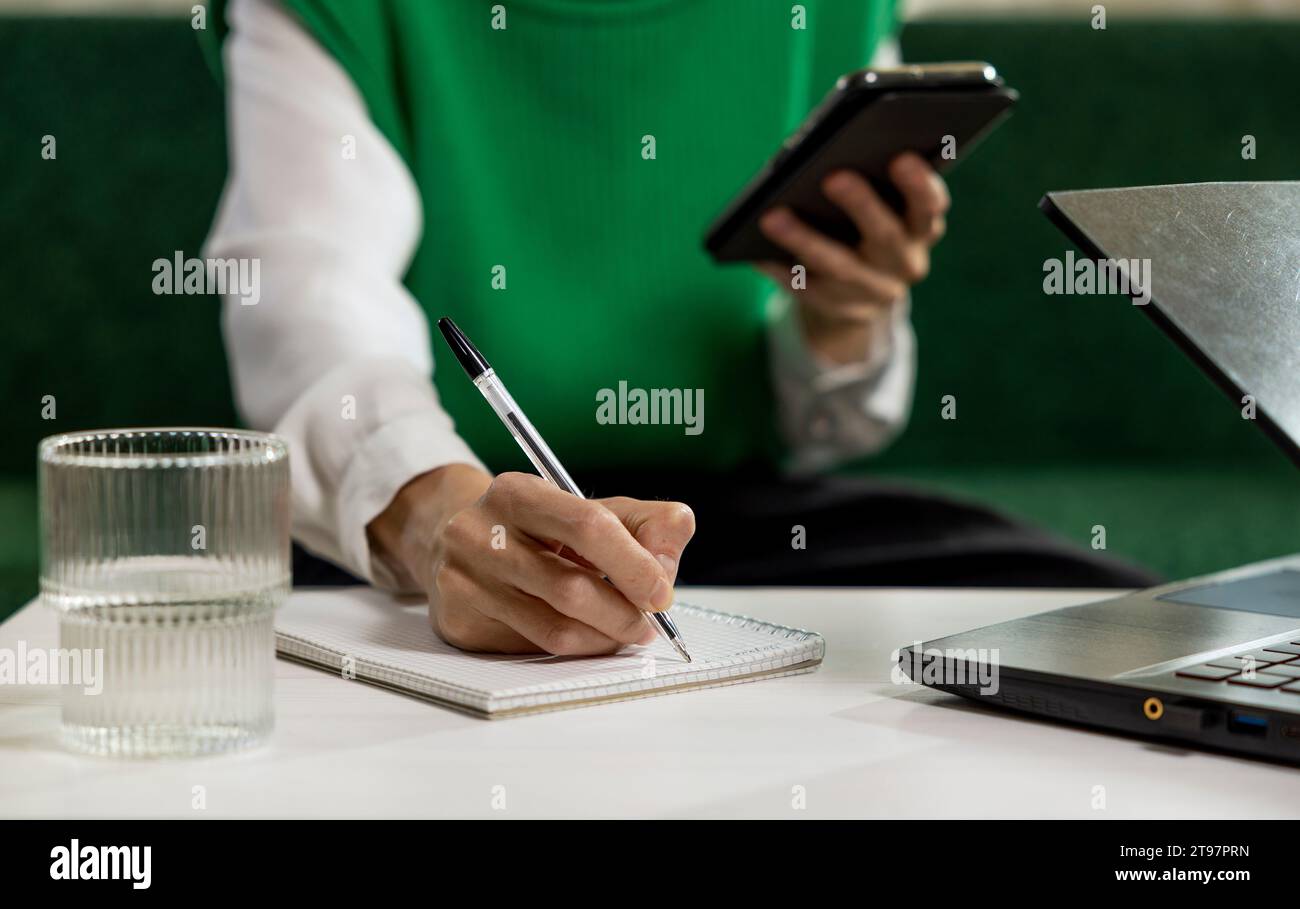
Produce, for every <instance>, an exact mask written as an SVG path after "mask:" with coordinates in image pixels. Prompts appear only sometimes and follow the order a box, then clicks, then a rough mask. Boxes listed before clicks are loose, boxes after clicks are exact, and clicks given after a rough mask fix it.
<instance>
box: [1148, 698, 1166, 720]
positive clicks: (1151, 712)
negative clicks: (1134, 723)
mask: <svg viewBox="0 0 1300 909" xmlns="http://www.w3.org/2000/svg"><path fill="white" fill-rule="evenodd" d="M1142 712H1143V713H1145V714H1146V715H1147V719H1148V720H1158V719H1160V718H1161V717H1162V716H1164V715H1165V705H1164V704H1163V703H1162V702H1161V700H1160V698H1147V699H1146V700H1145V701H1143V702H1142Z"/></svg>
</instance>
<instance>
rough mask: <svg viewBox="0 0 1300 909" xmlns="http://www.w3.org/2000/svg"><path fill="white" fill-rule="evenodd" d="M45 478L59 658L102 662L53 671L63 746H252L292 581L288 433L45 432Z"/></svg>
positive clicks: (267, 704)
mask: <svg viewBox="0 0 1300 909" xmlns="http://www.w3.org/2000/svg"><path fill="white" fill-rule="evenodd" d="M40 484H41V544H42V545H41V598H42V600H43V601H44V602H45V603H46V604H48V605H49V606H51V607H53V608H54V609H56V610H57V611H58V613H59V646H60V651H61V653H60V658H61V659H62V658H63V657H64V656H65V655H69V654H70V657H69V659H68V665H70V666H76V665H80V666H83V667H87V668H88V671H89V667H102V669H101V670H99V671H100V673H101V674H102V678H99V679H89V680H88V679H85V678H82V679H73V680H71V681H73V682H75V683H76V684H70V683H69V681H70V680H69V679H67V678H64V679H62V680H61V681H62V683H63V740H64V743H65V744H66V745H67V746H69V747H71V748H73V749H75V750H78V751H85V752H91V753H95V754H106V755H122V756H163V755H177V756H180V755H195V754H210V753H215V752H222V751H229V750H231V749H236V748H243V747H246V746H250V745H254V744H257V743H258V742H261V741H263V740H264V739H265V738H266V737H267V736H268V735H269V733H270V731H271V728H272V724H273V718H274V713H273V703H272V697H273V693H274V663H275V630H274V626H273V621H274V614H275V608H276V607H277V606H278V605H279V604H280V603H281V602H282V601H283V600H284V597H285V596H286V595H287V594H288V591H289V585H290V568H289V455H288V450H287V448H286V446H285V443H284V442H283V441H282V440H280V439H278V438H276V437H275V436H270V435H265V434H262V433H254V432H242V431H234V430H222V429H122V430H104V431H92V432H79V433H71V434H67V435H60V436H52V437H50V438H48V439H45V440H44V441H42V442H41V446H40Z"/></svg>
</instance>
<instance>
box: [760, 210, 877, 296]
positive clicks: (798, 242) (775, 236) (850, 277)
mask: <svg viewBox="0 0 1300 909" xmlns="http://www.w3.org/2000/svg"><path fill="white" fill-rule="evenodd" d="M758 223H759V227H760V229H761V230H762V231H763V233H764V234H766V235H767V237H768V239H770V240H771V241H772V242H773V243H776V244H778V245H780V246H782V247H784V248H785V249H787V250H789V251H790V252H791V253H792V254H793V255H794V257H795V258H796V259H797V260H798V261H800V262H802V263H803V264H804V265H805V266H807V267H808V269H809V270H811V271H814V272H820V273H821V274H824V275H827V276H829V277H832V278H836V279H837V280H840V281H848V282H852V281H854V280H857V279H858V278H860V277H861V275H862V272H863V263H862V260H861V259H859V258H858V254H857V253H856V252H854V251H853V250H851V249H849V248H848V247H847V246H845V245H844V244H843V243H837V242H836V241H834V240H832V239H831V238H830V237H827V236H826V235H825V234H822V233H819V232H817V231H815V230H813V229H812V228H811V227H809V226H808V225H807V224H805V223H803V222H802V221H800V220H799V218H797V217H796V216H795V215H794V213H793V212H791V211H790V210H789V209H788V208H775V209H773V210H772V211H769V212H768V213H767V214H765V215H763V217H762V218H760V219H759V222H758Z"/></svg>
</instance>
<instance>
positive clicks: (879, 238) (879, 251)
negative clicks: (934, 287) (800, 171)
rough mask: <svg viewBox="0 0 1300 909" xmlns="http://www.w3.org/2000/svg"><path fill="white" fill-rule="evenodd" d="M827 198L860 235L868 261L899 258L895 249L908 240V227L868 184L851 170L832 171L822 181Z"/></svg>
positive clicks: (890, 260) (885, 261)
mask: <svg viewBox="0 0 1300 909" xmlns="http://www.w3.org/2000/svg"><path fill="white" fill-rule="evenodd" d="M822 192H824V193H825V194H826V197H827V198H828V199H830V200H831V201H832V202H834V203H835V204H836V205H838V206H839V207H840V208H841V209H843V211H844V213H845V214H847V215H848V216H849V217H850V218H851V219H852V220H853V224H854V226H856V227H857V229H858V233H860V234H861V235H862V245H861V247H860V248H861V249H862V251H863V252H864V253H865V254H867V258H868V259H869V260H873V261H878V262H881V263H889V262H893V261H896V260H897V259H898V258H899V254H898V252H897V251H898V250H899V249H901V247H902V246H903V245H904V244H906V243H908V242H910V240H911V239H912V238H911V237H909V236H908V233H907V227H906V226H905V225H904V224H903V221H902V219H901V218H899V216H898V215H897V214H896V213H895V212H894V210H893V209H891V208H890V207H889V206H888V205H886V204H885V201H884V200H883V199H881V198H880V194H879V193H877V192H876V191H875V190H874V189H872V187H871V184H870V183H868V182H867V181H866V180H864V179H862V177H860V176H859V175H858V174H855V173H854V172H853V171H851V170H840V171H836V172H835V173H833V174H831V175H830V176H829V177H827V178H826V180H825V182H824V183H823V184H822Z"/></svg>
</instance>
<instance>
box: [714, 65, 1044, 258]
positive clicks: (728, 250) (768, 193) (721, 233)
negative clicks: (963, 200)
mask: <svg viewBox="0 0 1300 909" xmlns="http://www.w3.org/2000/svg"><path fill="white" fill-rule="evenodd" d="M1017 97H1018V96H1017V94H1016V92H1015V91H1014V90H1013V89H1010V88H1007V87H1006V86H1005V85H1003V83H1002V79H1001V78H1000V77H999V76H998V74H997V72H996V70H994V68H993V67H992V66H990V65H989V64H987V63H936V64H926V65H919V66H903V67H896V68H889V69H864V70H859V71H857V72H855V73H850V74H848V75H846V76H841V77H840V79H839V80H838V81H837V82H836V84H835V87H834V88H833V89H832V90H831V92H830V94H828V95H827V96H826V98H825V99H824V100H823V101H822V103H821V104H819V105H818V106H817V107H816V108H815V109H814V110H813V111H812V113H811V114H809V115H808V117H807V118H806V119H805V120H804V122H803V124H802V125H801V126H800V127H799V129H798V130H796V131H795V133H794V134H793V135H791V136H790V137H789V138H788V139H786V141H785V143H784V144H783V145H782V146H781V148H780V150H779V151H778V152H777V153H776V155H775V156H774V157H773V158H772V159H771V160H770V161H768V163H767V164H766V165H765V166H764V167H763V168H762V170H760V171H759V172H758V174H757V175H755V177H754V178H753V179H752V180H751V181H750V182H749V184H748V185H746V186H745V188H744V189H743V190H742V191H741V192H740V194H739V196H737V198H736V199H735V200H734V201H733V202H732V203H731V204H730V205H729V206H728V207H727V209H726V210H725V211H724V212H723V213H722V214H721V215H720V216H719V217H718V218H717V220H715V221H714V223H713V225H712V226H711V227H710V229H709V232H708V235H707V236H706V238H705V241H704V245H705V248H706V249H707V250H708V252H709V254H710V255H711V256H713V258H714V259H715V260H716V261H718V262H758V261H778V262H782V261H789V260H790V254H789V253H788V252H786V251H785V250H783V249H781V248H780V247H778V246H776V245H775V244H773V243H772V242H771V241H770V240H768V239H767V237H766V236H764V235H763V233H762V231H761V230H760V229H759V227H758V218H759V217H760V216H761V215H762V214H763V212H765V211H768V210H769V209H772V208H775V207H778V206H786V207H788V208H790V209H791V210H792V211H793V212H794V213H795V214H796V215H798V216H799V218H800V219H802V220H803V221H804V222H805V223H807V224H808V225H810V226H811V227H813V228H815V229H817V230H819V231H821V232H822V233H824V234H826V235H827V236H829V237H831V238H832V239H835V240H838V241H840V242H842V243H845V244H847V245H850V246H856V245H857V244H858V242H859V240H860V237H859V235H858V231H857V228H856V227H854V225H853V222H852V221H851V220H850V219H849V218H848V216H847V215H845V214H844V212H843V211H842V210H841V209H840V208H839V207H838V206H837V205H835V204H834V203H833V202H831V201H830V200H829V199H827V198H826V197H825V195H824V194H823V193H822V189H821V186H822V181H823V180H825V178H826V177H828V176H829V175H830V174H831V173H833V172H835V171H837V170H844V169H847V170H852V171H856V172H857V173H859V174H861V175H862V176H863V177H864V178H866V179H867V180H868V182H870V183H871V185H872V186H873V188H874V189H875V190H876V192H877V193H879V194H880V196H881V198H883V199H884V200H885V201H886V202H887V203H888V204H890V205H891V206H893V207H894V209H895V210H897V211H900V212H901V208H902V200H901V198H900V197H899V195H898V191H897V189H896V188H895V187H894V185H893V182H892V181H891V180H890V179H889V176H888V167H889V162H890V161H892V160H893V159H894V158H896V157H897V156H898V155H900V154H902V153H903V152H907V151H912V152H915V153H917V154H918V155H920V156H921V157H922V158H924V159H925V160H927V161H929V162H930V165H931V166H932V167H934V168H935V170H937V171H939V172H940V173H943V172H944V171H945V170H947V169H949V168H950V167H951V166H952V165H953V164H954V163H955V162H956V161H957V160H960V159H962V158H964V157H965V156H966V155H968V154H969V153H970V151H971V149H972V148H974V146H975V145H976V144H978V142H979V141H980V140H981V139H983V138H984V136H986V135H988V133H989V132H991V131H992V129H993V128H994V127H995V126H996V125H997V124H998V123H1000V122H1001V121H1002V120H1003V119H1005V118H1006V117H1007V116H1009V114H1010V111H1011V107H1012V106H1013V105H1014V104H1015V102H1016V99H1017Z"/></svg>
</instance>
